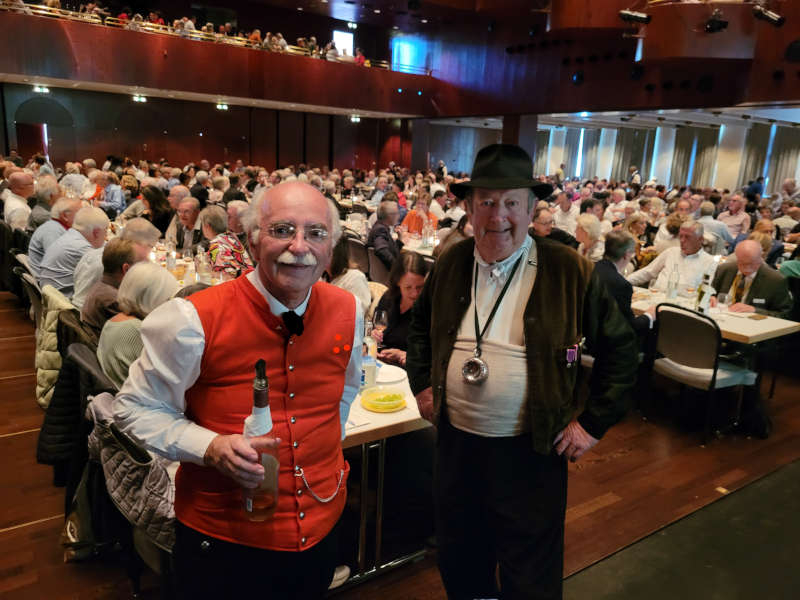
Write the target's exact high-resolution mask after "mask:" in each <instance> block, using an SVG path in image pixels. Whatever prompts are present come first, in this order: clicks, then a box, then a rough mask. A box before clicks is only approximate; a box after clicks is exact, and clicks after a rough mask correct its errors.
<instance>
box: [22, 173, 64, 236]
mask: <svg viewBox="0 0 800 600" xmlns="http://www.w3.org/2000/svg"><path fill="white" fill-rule="evenodd" d="M62 195H63V194H62V191H61V186H59V185H58V181H56V178H55V177H53V176H52V175H41V176H40V177H39V181H38V182H37V185H36V193H35V196H36V206H34V207H33V210H31V214H30V216H29V217H28V229H29V230H30V231H35V230H36V229H37V228H38V227H39V226H40V225H44V224H45V223H47V222H48V221H49V220H50V218H51V217H50V213H51V212H52V210H53V205H54V204H55V203H56V201H57V200H58V199H59V198H61V196H62Z"/></svg>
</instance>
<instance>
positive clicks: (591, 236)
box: [575, 213, 605, 262]
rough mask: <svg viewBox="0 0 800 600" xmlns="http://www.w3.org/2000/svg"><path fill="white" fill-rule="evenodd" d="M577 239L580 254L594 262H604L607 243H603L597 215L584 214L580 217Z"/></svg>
mask: <svg viewBox="0 0 800 600" xmlns="http://www.w3.org/2000/svg"><path fill="white" fill-rule="evenodd" d="M575 239H576V240H578V243H579V244H580V245H579V246H578V254H580V255H581V256H583V257H584V258H587V259H589V260H590V261H592V262H597V261H599V260H602V258H603V253H604V250H605V242H604V241H603V233H602V227H601V225H600V220H599V219H598V218H597V217H596V216H595V215H593V214H591V213H582V214H581V215H579V216H578V224H577V226H576V227H575Z"/></svg>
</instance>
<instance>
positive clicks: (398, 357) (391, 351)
mask: <svg viewBox="0 0 800 600" xmlns="http://www.w3.org/2000/svg"><path fill="white" fill-rule="evenodd" d="M378 358H380V359H381V360H382V361H385V362H388V363H392V364H395V365H400V366H401V367H405V366H406V352H405V350H398V349H397V348H386V349H385V350H381V351H380V352H378Z"/></svg>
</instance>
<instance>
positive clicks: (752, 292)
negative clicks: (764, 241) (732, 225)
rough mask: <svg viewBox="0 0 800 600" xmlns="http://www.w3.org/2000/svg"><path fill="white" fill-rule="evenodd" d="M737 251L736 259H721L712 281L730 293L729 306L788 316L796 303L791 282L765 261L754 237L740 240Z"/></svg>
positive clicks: (737, 310)
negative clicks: (724, 260)
mask: <svg viewBox="0 0 800 600" xmlns="http://www.w3.org/2000/svg"><path fill="white" fill-rule="evenodd" d="M735 254H736V261H735V262H734V261H726V262H724V263H722V264H721V265H720V266H719V267H718V268H717V273H716V275H715V276H714V280H713V282H712V283H711V286H712V287H713V288H714V289H715V290H716V291H717V293H718V294H726V295H727V298H726V301H727V304H728V305H729V306H728V310H730V311H732V312H756V313H758V314H761V315H770V316H773V317H779V318H782V317H785V316H786V315H787V314H788V313H789V312H790V311H791V310H792V303H793V300H792V295H791V294H790V293H789V285H788V283H787V281H786V278H785V277H784V276H783V275H781V274H780V273H779V272H778V271H776V270H775V269H773V268H772V267H769V266H768V265H766V264H765V263H764V259H763V258H762V249H761V245H760V244H759V243H758V242H756V241H755V240H745V241H743V242H739V244H737V245H736V251H735Z"/></svg>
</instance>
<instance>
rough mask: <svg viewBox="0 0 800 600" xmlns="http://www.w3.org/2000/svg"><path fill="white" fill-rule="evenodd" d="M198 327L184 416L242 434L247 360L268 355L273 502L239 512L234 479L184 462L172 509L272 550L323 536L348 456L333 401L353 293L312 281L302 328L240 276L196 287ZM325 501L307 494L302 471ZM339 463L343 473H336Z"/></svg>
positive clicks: (347, 342)
mask: <svg viewBox="0 0 800 600" xmlns="http://www.w3.org/2000/svg"><path fill="white" fill-rule="evenodd" d="M189 301H190V302H191V303H192V304H194V306H195V308H196V310H197V313H198V315H199V316H200V322H201V323H202V325H203V332H204V334H205V349H204V351H203V359H202V363H201V370H200V377H199V378H198V380H197V382H196V383H195V384H194V385H193V386H192V387H191V388H190V389H189V390H187V392H186V416H187V417H188V418H189V419H191V420H192V421H194V422H195V423H197V424H198V425H201V426H203V427H206V428H207V429H210V430H212V431H215V432H217V433H221V434H232V433H242V429H243V426H244V420H245V418H246V417H247V416H248V415H249V414H250V412H251V410H252V404H253V387H252V386H253V377H254V375H255V371H254V368H253V367H254V365H255V363H256V361H257V360H258V359H259V358H263V359H264V360H266V362H267V376H268V377H269V403H270V408H271V412H272V422H273V430H272V435H273V436H274V437H279V438H280V439H281V440H282V443H281V446H280V451H279V452H280V461H281V466H280V474H279V478H278V485H279V497H278V507H277V509H276V511H275V515H274V517H273V518H272V519H268V520H267V521H264V522H261V523H254V522H251V521H248V520H247V519H245V516H244V511H243V509H242V492H241V488H239V487H238V485H237V484H236V483H235V482H234V481H233V480H232V479H230V478H228V477H225V476H224V475H222V474H221V473H219V472H218V471H217V470H215V469H213V468H210V467H202V466H199V465H196V464H193V463H182V464H181V466H180V468H179V470H178V474H177V476H176V480H175V515H176V516H177V518H178V520H180V521H181V522H182V523H184V524H186V525H188V526H189V527H191V528H193V529H196V530H198V531H201V532H203V533H205V534H207V535H210V536H212V537H216V538H220V539H223V540H227V541H231V542H235V543H238V544H244V545H247V546H255V547H258V548H265V549H269V550H285V551H300V550H305V549H307V548H310V547H311V546H313V545H314V544H316V543H317V542H319V541H320V540H321V539H322V538H324V537H325V536H326V535H327V534H328V533H329V532H330V530H331V529H332V528H333V526H334V525H335V524H336V521H337V520H338V519H339V516H340V515H341V513H342V510H343V509H344V505H345V498H346V485H347V473H348V471H349V465H347V464H346V463H345V461H344V459H343V457H342V449H341V425H340V421H339V404H340V401H341V398H342V391H343V389H344V379H345V371H346V369H347V363H348V362H349V360H350V349H351V345H352V343H353V329H354V327H355V300H354V297H353V296H352V295H351V294H349V293H348V292H346V291H344V290H341V289H339V288H337V287H334V286H332V285H329V284H327V283H322V282H320V283H316V284H315V285H314V286H313V287H312V288H311V297H310V298H309V302H308V308H307V309H306V312H305V316H304V325H305V331H304V332H303V335H301V336H299V337H298V336H291V337H288V338H287V337H286V333H287V332H286V330H285V327H284V325H283V321H282V320H281V319H280V318H279V317H276V316H275V315H273V314H272V313H271V312H270V310H269V306H268V305H267V301H266V299H265V298H264V297H263V296H262V295H261V294H260V293H259V291H258V290H256V288H255V287H254V286H253V284H252V283H250V281H248V279H247V278H246V277H239V278H238V279H236V280H235V281H231V282H228V283H224V284H222V285H218V286H215V287H212V288H208V289H206V290H203V291H202V292H199V293H196V294H193V295H192V296H191V297H190V298H189ZM301 469H302V473H304V474H305V478H306V480H307V481H308V485H309V486H310V487H311V489H312V490H313V491H314V493H315V494H316V495H317V496H319V497H321V498H327V497H328V496H331V495H332V494H333V493H334V492H335V490H336V489H337V484H338V482H339V480H340V477H341V487H340V488H339V492H338V494H337V495H336V496H335V498H334V499H333V500H331V501H330V502H328V503H322V502H319V501H318V500H316V499H314V497H313V496H312V495H311V493H310V492H309V490H308V488H307V487H306V485H305V483H304V482H303V479H302V478H301V477H299V476H296V475H299V474H300V470H301ZM342 472H344V476H343V477H342V476H341V473H342Z"/></svg>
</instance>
